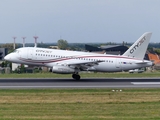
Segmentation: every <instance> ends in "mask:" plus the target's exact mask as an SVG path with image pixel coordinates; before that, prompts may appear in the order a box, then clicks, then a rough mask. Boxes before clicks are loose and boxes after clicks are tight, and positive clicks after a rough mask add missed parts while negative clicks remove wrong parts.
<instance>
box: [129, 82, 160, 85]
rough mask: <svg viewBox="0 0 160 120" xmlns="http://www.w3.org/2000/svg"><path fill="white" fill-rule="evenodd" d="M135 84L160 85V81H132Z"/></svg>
mask: <svg viewBox="0 0 160 120" xmlns="http://www.w3.org/2000/svg"><path fill="white" fill-rule="evenodd" d="M131 83H132V84H134V85H160V82H131Z"/></svg>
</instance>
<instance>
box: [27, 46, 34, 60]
mask: <svg viewBox="0 0 160 120" xmlns="http://www.w3.org/2000/svg"><path fill="white" fill-rule="evenodd" d="M27 57H28V59H30V60H32V58H33V49H30V48H29V49H28V53H27Z"/></svg>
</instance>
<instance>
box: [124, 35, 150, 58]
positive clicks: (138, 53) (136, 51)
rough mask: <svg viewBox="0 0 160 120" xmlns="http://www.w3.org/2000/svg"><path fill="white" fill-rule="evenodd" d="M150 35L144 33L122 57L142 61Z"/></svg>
mask: <svg viewBox="0 0 160 120" xmlns="http://www.w3.org/2000/svg"><path fill="white" fill-rule="evenodd" d="M151 35H152V33H151V32H146V33H144V34H143V35H142V36H141V37H140V38H139V39H138V40H137V41H136V42H135V43H134V44H133V45H132V46H131V47H130V48H129V49H128V50H127V51H126V52H125V53H124V54H123V55H122V56H127V57H133V58H137V59H141V60H143V59H144V55H145V53H146V50H147V47H148V44H149V41H150V38H151Z"/></svg>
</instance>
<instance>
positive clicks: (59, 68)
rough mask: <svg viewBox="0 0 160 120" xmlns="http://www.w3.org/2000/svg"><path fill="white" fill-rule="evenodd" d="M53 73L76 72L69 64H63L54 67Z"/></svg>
mask: <svg viewBox="0 0 160 120" xmlns="http://www.w3.org/2000/svg"><path fill="white" fill-rule="evenodd" d="M52 72H53V73H60V74H72V73H74V72H75V69H74V68H70V67H68V66H62V65H55V66H53V68H52Z"/></svg>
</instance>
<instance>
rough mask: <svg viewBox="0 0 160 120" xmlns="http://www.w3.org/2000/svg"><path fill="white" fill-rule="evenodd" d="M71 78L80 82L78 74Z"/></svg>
mask: <svg viewBox="0 0 160 120" xmlns="http://www.w3.org/2000/svg"><path fill="white" fill-rule="evenodd" d="M72 78H73V79H75V80H80V78H81V77H80V75H78V74H73V75H72Z"/></svg>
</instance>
